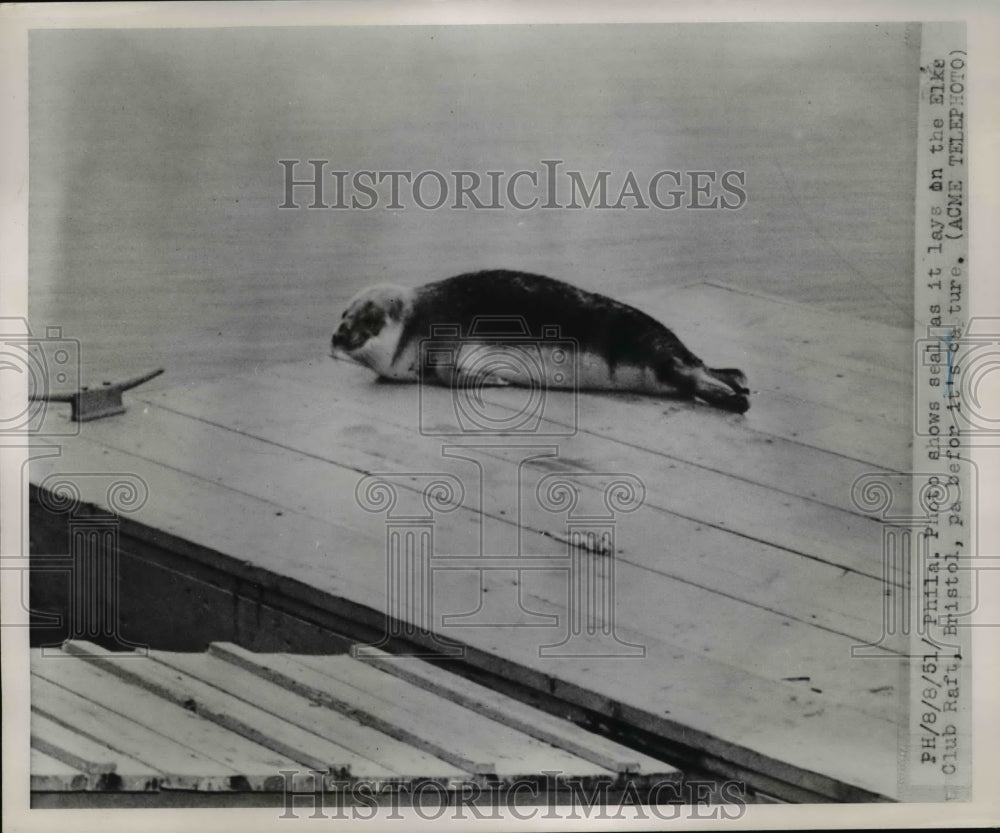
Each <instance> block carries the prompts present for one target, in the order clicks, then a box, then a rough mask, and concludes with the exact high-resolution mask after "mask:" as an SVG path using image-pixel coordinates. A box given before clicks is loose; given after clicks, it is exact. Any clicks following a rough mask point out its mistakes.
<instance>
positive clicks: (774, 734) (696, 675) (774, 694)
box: [37, 440, 895, 794]
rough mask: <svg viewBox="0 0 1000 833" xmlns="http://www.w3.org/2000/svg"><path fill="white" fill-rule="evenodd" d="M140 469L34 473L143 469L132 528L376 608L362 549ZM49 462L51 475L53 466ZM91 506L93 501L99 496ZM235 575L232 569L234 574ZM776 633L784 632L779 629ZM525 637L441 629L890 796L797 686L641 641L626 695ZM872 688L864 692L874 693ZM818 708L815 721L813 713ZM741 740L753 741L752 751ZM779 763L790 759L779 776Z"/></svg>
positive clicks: (378, 591) (543, 674)
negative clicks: (232, 555)
mask: <svg viewBox="0 0 1000 833" xmlns="http://www.w3.org/2000/svg"><path fill="white" fill-rule="evenodd" d="M141 462H142V461H140V460H137V458H135V457H133V456H131V455H124V454H121V453H115V452H112V451H110V450H108V449H107V448H105V447H101V446H96V445H93V444H89V443H88V442H87V441H85V440H80V441H78V442H74V443H72V444H67V446H66V448H65V449H64V458H63V459H62V460H61V461H59V462H58V464H56V463H54V462H53V461H41V462H40V465H39V467H38V471H37V474H38V475H42V476H43V475H44V473H45V472H46V471H49V470H67V471H73V470H76V471H80V470H83V471H86V470H93V469H92V467H93V466H94V465H101V466H103V467H104V468H105V469H108V468H109V467H110V470H116V471H129V470H138V471H141V472H142V473H143V476H144V477H146V478H147V480H148V481H149V483H150V488H151V494H153V495H162V496H163V499H161V500H150V502H149V503H148V504H147V506H146V507H144V508H143V510H141V511H140V513H139V516H138V520H140V521H143V522H146V523H149V524H150V525H152V526H153V527H154V528H157V529H164V530H165V531H166V532H167V533H168V534H174V535H179V536H181V537H185V538H187V539H188V540H193V541H196V542H199V543H200V544H201V545H202V546H207V547H212V548H215V549H217V550H218V551H222V552H238V553H240V558H241V559H246V560H250V561H252V562H255V563H258V564H260V565H261V566H266V567H267V568H269V569H272V570H275V571H278V572H279V573H281V574H283V575H288V576H290V577H293V578H298V579H299V580H300V581H302V582H303V583H304V584H306V585H309V586H312V587H316V588H317V589H318V590H320V591H322V592H327V593H331V594H332V595H333V596H335V597H336V596H338V595H341V594H343V593H345V592H348V593H349V596H350V598H351V599H352V600H353V601H355V602H358V603H360V604H363V605H369V606H371V607H372V608H373V609H376V610H377V609H379V607H380V606H381V605H384V592H385V590H384V584H383V582H382V580H381V578H373V577H372V576H371V575H369V574H370V573H371V572H372V571H371V568H370V566H366V562H367V563H368V564H369V565H370V560H371V551H370V550H368V551H360V552H359V551H356V550H355V549H354V548H353V547H351V546H350V544H349V543H348V544H347V545H345V546H343V547H338V548H337V553H338V556H337V558H336V559H335V560H332V559H329V558H327V559H325V560H324V559H322V552H323V549H326V551H327V552H331V551H330V550H329V549H328V548H327V545H326V544H325V543H324V545H323V548H321V549H320V551H319V552H320V556H321V557H320V558H319V559H318V558H317V557H316V556H315V555H313V553H315V552H316V549H315V548H314V547H313V544H312V542H313V541H314V540H317V541H319V540H324V539H325V537H326V536H328V535H329V534H330V533H329V531H330V529H331V527H329V526H324V525H323V524H321V523H318V522H313V521H312V520H311V519H309V518H307V517H304V516H294V517H292V518H289V516H288V515H286V516H285V517H284V518H282V519H281V520H280V521H278V520H275V519H274V516H273V513H272V512H270V511H268V506H269V504H267V503H265V502H261V501H259V500H255V499H251V498H248V497H246V496H243V495H237V494H236V493H232V492H229V491H228V490H225V489H216V488H212V487H210V486H209V485H208V484H206V483H204V482H202V481H199V480H197V479H195V478H192V477H189V476H185V475H183V474H181V473H180V472H177V471H173V470H167V469H164V468H163V467H159V466H152V465H148V464H147V465H145V466H143V465H138V464H140V463H141ZM56 465H57V469H53V468H52V467H53V466H56ZM85 491H86V489H85ZM84 497H85V499H86V498H87V497H88V496H87V495H86V494H85V495H84ZM91 499H96V500H98V501H99V500H100V496H96V497H93V496H92V497H91ZM273 505H274V504H271V506H273ZM219 518H225V519H227V523H226V524H225V529H221V528H220V524H219V522H218V519H219ZM290 520H291V522H290ZM292 529H295V530H296V531H297V532H296V539H297V540H299V541H300V542H309V543H308V545H307V546H306V547H305V548H306V549H308V550H310V552H309V553H306V555H307V556H311V557H303V555H302V553H300V552H298V551H297V550H296V548H295V547H293V546H290V545H289V539H288V535H289V534H290V532H289V531H290V530H292ZM324 530H325V531H324ZM236 567H237V565H236V564H235V563H234V569H235V568H236ZM699 621H704V618H703V617H702V616H701V615H700V614H699V616H698V617H696V618H695V619H694V620H693V623H694V624H695V625H696V624H697V622H699ZM778 624H779V625H781V622H780V620H779V622H778ZM782 627H788V626H782ZM529 631H531V629H518V628H514V629H504V628H493V629H462V630H458V629H456V630H454V631H449V636H451V635H454V636H455V637H457V638H461V639H463V640H464V641H465V642H466V643H467V644H469V645H470V646H471V647H472V648H473V649H474V650H473V651H472V654H471V655H470V656H473V657H474V658H475V661H476V662H479V663H482V664H484V665H485V664H487V663H492V664H494V665H496V666H498V667H500V668H501V669H502V672H503V673H508V674H509V673H510V672H511V666H510V663H514V664H515V665H516V667H518V668H522V669H525V670H527V671H530V673H529V674H528V678H527V679H526V684H530V685H533V686H534V687H538V688H542V689H544V690H548V691H555V690H557V689H558V690H560V691H565V692H566V696H567V697H569V698H573V701H574V702H583V701H586V702H592V703H593V705H594V707H595V708H597V709H599V710H606V713H612V712H613V713H616V714H622V715H625V714H628V715H630V716H631V719H633V720H634V721H636V723H637V724H640V723H641V722H642V721H646V726H647V728H650V730H651V731H653V730H656V731H660V732H662V733H664V734H665V735H666V736H676V737H678V738H692V737H695V738H698V739H699V742H701V743H704V744H705V745H706V747H710V748H711V749H713V750H714V751H715V753H717V754H720V755H727V756H729V759H731V760H733V761H738V762H741V764H742V765H746V766H752V765H754V762H755V761H757V760H759V758H760V756H764V757H766V758H770V759H772V762H771V763H770V764H768V766H771V767H773V768H774V770H775V771H778V772H785V774H786V776H787V778H788V779H789V780H791V779H795V778H806V777H807V776H806V775H805V774H804V773H808V772H814V773H816V774H815V776H814V777H815V778H816V779H817V782H818V783H820V784H822V783H824V780H823V779H824V778H826V779H829V778H835V779H838V780H839V781H840V782H841V783H844V784H851V785H857V786H858V787H862V788H866V789H869V790H872V789H874V790H882V791H884V792H885V793H886V794H891V792H892V790H893V789H894V787H893V786H892V784H891V783H890V781H891V780H892V779H891V778H889V777H887V773H889V775H891V767H892V765H893V764H892V762H893V761H894V760H895V757H894V756H895V747H894V741H892V742H890V743H888V745H886V743H887V735H886V733H885V732H884V731H882V730H876V729H875V728H874V727H875V726H876V723H873V722H871V721H872V718H867V717H866V716H865V713H864V712H852V719H851V720H844V719H842V718H841V717H839V716H838V715H839V710H838V708H836V707H829V708H822V707H821V708H820V709H818V710H817V709H815V707H814V705H813V706H812V707H810V708H799V706H800V705H801V704H799V705H795V704H794V703H793V704H791V705H788V704H789V697H791V696H793V695H794V696H796V697H797V696H798V695H799V693H801V689H800V688H797V687H796V686H795V685H791V684H789V683H782V682H778V681H768V680H766V679H765V678H764V677H762V676H759V675H756V674H753V673H748V672H746V671H744V670H741V669H737V668H733V667H731V666H726V665H724V664H722V663H718V662H714V661H712V660H710V659H706V656H707V655H706V654H705V653H704V652H701V651H698V652H685V651H684V650H682V649H680V648H670V647H669V646H667V645H666V644H664V643H657V642H655V641H650V642H648V644H649V645H650V647H649V651H648V654H647V659H646V664H645V665H644V666H642V667H644V668H655V669H656V672H655V673H646V674H641V673H640V674H633V676H632V677H630V685H629V686H628V687H626V688H624V689H623V688H622V687H621V686H620V682H619V681H620V673H621V669H620V666H619V667H614V666H615V664H614V663H611V665H610V666H608V664H607V663H597V665H599V666H601V665H603V666H604V667H603V668H602V667H599V668H594V667H593V666H594V664H595V663H593V662H587V663H583V664H581V663H580V662H579V661H575V662H574V661H570V660H563V661H558V660H553V659H547V660H545V661H541V660H540V659H539V657H538V655H537V642H538V633H537V632H535V633H534V634H531V633H529ZM736 632H738V630H737V631H736ZM710 634H715V635H717V636H718V637H719V638H720V640H722V641H724V640H727V639H729V637H730V634H729V633H724V632H723V631H722V630H721V629H720V628H718V627H716V625H715V623H714V622H713V623H712V627H711V630H710V631H707V632H706V633H705V635H706V636H708V635H710ZM840 645H841V647H840V648H836V649H835V651H834V652H833V653H832V654H831V653H830V652H829V650H817V649H816V648H815V647H813V646H808V645H806V646H804V647H803V646H801V645H800V649H802V650H804V653H803V654H802V656H801V659H800V660H798V661H796V662H795V664H796V665H797V666H798V673H797V675H796V676H801V675H802V674H808V673H809V672H810V671H813V670H817V669H826V670H827V671H830V669H831V668H836V666H837V665H838V657H841V656H843V651H844V650H845V649H846V647H847V645H846V643H844V642H841V643H840ZM769 650H770V649H769ZM755 653H758V654H759V653H761V651H760V647H759V645H758V646H757V647H756V649H755V650H754V651H751V655H753V654H755ZM674 655H677V656H682V657H684V656H687V657H688V664H683V665H682V664H678V663H677V662H675V661H674V660H673V659H672V657H673V656H674ZM470 661H471V660H470ZM852 664H853V665H854V666H856V667H857V669H856V673H857V675H858V683H859V684H861V683H862V682H863V680H864V679H865V677H866V675H868V674H870V675H871V676H870V677H869V679H873V680H877V679H880V678H881V677H882V675H883V674H884V673H886V672H885V671H884V669H885V666H886V665H891V664H892V663H888V662H886V663H882V662H867V663H865V662H855V663H850V662H847V661H846V660H844V661H841V662H840V663H839V665H840V666H841V667H848V666H851V665H852ZM666 667H670V668H671V669H676V673H673V674H672V675H671V679H670V683H669V686H668V688H669V689H670V691H671V694H670V697H671V701H670V705H669V708H670V712H671V714H670V718H669V719H667V718H664V717H662V716H661V715H660V711H661V709H660V708H658V707H657V706H656V704H657V703H658V702H662V697H663V694H662V691H661V689H662V687H663V673H664V672H663V669H664V668H666ZM862 669H866V670H865V671H862ZM713 675H715V676H713ZM720 675H721V676H720ZM877 687H878V686H877V685H876V684H874V683H873V684H872V688H877ZM748 691H754V692H764V693H765V696H764V697H763V698H762V699H760V700H757V699H756V698H753V699H749V700H748V698H747V696H746V694H747V692H748ZM587 692H592V694H587ZM709 692H710V693H711V696H712V707H711V709H708V708H706V702H705V698H706V696H707V694H708V693H709ZM814 702H815V701H813V703H814ZM778 704H785V705H786V706H787V707H788V708H790V712H789V713H788V714H783V715H781V717H780V718H778V717H777V712H776V709H777V708H778ZM816 711H818V713H817V714H813V712H816ZM805 730H808V731H805ZM803 732H805V734H806V735H807V736H808V737H809V738H811V740H810V743H809V744H807V745H803V744H801V743H800V742H799V740H798V738H799V737H800V735H801V734H802V733H803ZM823 738H826V741H824V740H823ZM831 739H836V742H831ZM748 740H749V741H751V742H752V743H751V744H750V745H749V746H748V745H747V743H746V741H748ZM848 748H850V749H852V750H853V751H852V753H851V754H850V755H847V754H845V750H846V749H848ZM859 758H864V760H865V762H866V763H865V764H864V765H863V766H859V765H858V763H857V762H858V760H859ZM782 761H786V762H787V764H785V765H784V769H783V768H782V767H783V764H782ZM886 766H888V767H889V769H886Z"/></svg>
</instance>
